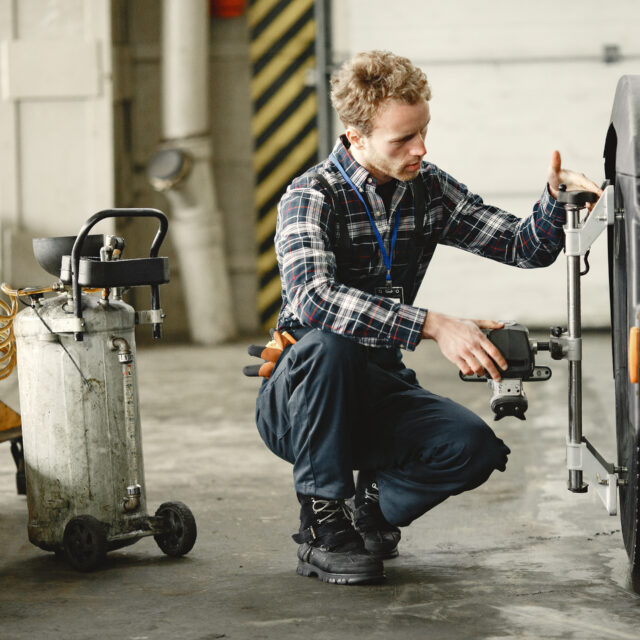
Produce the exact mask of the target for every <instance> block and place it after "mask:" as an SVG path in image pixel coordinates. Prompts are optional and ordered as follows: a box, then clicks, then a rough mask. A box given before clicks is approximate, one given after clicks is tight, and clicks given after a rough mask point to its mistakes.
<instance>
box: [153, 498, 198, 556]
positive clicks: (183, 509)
mask: <svg viewBox="0 0 640 640" xmlns="http://www.w3.org/2000/svg"><path fill="white" fill-rule="evenodd" d="M156 517H157V518H162V520H163V521H164V531H163V533H159V534H158V535H155V536H153V539H154V540H155V541H156V542H157V544H158V546H159V547H160V549H161V550H162V552H163V553H166V554H167V555H168V556H173V557H174V558H177V557H179V556H183V555H184V554H185V553H189V551H191V549H192V548H193V545H194V544H195V542H196V536H197V533H198V530H197V528H196V521H195V518H194V517H193V514H192V513H191V511H190V509H189V507H187V506H186V505H185V504H183V503H182V502H163V503H162V504H161V505H160V506H159V507H158V509H157V511H156Z"/></svg>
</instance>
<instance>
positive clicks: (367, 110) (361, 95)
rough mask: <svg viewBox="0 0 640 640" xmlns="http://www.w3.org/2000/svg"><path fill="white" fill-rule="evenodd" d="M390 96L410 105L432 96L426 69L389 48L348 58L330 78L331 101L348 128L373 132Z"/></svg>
mask: <svg viewBox="0 0 640 640" xmlns="http://www.w3.org/2000/svg"><path fill="white" fill-rule="evenodd" d="M388 98H391V99H393V100H400V101H402V102H406V103H407V104H416V103H417V102H419V101H420V100H430V99H431V88H430V87H429V82H428V81H427V76H426V75H425V74H424V72H423V71H422V70H421V69H419V68H418V67H416V66H415V65H414V64H413V63H412V62H411V61H410V60H409V59H408V58H404V57H402V56H397V55H395V54H393V53H391V52H390V51H366V52H363V53H358V54H356V55H355V56H354V57H353V58H351V59H350V60H347V62H345V63H344V64H343V65H342V66H341V67H340V69H338V71H336V72H335V73H334V74H333V75H332V77H331V103H332V104H333V107H334V109H335V110H336V112H337V113H338V117H339V118H340V120H341V121H342V124H343V125H344V126H345V127H354V128H356V129H357V130H358V131H359V132H360V133H361V134H362V135H365V136H368V135H369V134H370V133H371V132H372V131H373V120H374V118H375V115H376V112H377V110H378V107H379V106H380V104H381V103H382V102H383V101H384V100H387V99H388Z"/></svg>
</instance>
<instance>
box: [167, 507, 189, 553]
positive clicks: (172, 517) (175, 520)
mask: <svg viewBox="0 0 640 640" xmlns="http://www.w3.org/2000/svg"><path fill="white" fill-rule="evenodd" d="M164 520H165V522H166V524H167V533H166V541H167V544H169V545H171V546H172V547H177V546H179V545H180V542H181V541H182V538H183V537H184V526H183V524H182V518H180V516H179V514H177V513H176V512H175V511H174V510H173V509H167V511H166V512H165V513H164Z"/></svg>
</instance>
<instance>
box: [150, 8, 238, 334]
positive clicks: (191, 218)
mask: <svg viewBox="0 0 640 640" xmlns="http://www.w3.org/2000/svg"><path fill="white" fill-rule="evenodd" d="M163 7H164V11H163V24H162V32H163V39H162V42H163V44H162V53H163V58H162V81H163V101H162V102H163V128H164V130H163V133H164V138H165V143H164V145H163V146H164V148H165V149H166V148H170V149H178V150H180V152H181V153H182V154H184V156H185V157H188V158H189V160H190V165H191V169H190V170H189V172H188V173H187V174H186V175H185V176H184V178H183V179H182V180H181V181H180V182H178V183H176V184H175V185H174V186H173V187H172V188H170V189H169V190H168V191H167V192H166V195H167V198H168V199H169V202H170V204H171V209H172V234H171V236H172V239H173V244H174V246H175V248H176V254H177V257H178V263H179V266H180V277H181V279H182V286H183V290H184V298H185V301H186V307H187V318H188V321H189V331H190V334H191V339H192V340H193V341H194V342H198V343H201V344H217V343H219V342H224V341H225V340H228V339H229V338H231V337H232V336H233V335H234V333H235V331H234V319H233V304H232V296H231V284H230V281H229V273H228V269H227V260H226V247H225V241H224V225H223V220H222V212H221V211H220V209H219V208H218V203H217V198H216V193H215V182H214V177H213V171H212V168H211V156H212V145H211V136H210V132H209V20H208V1H207V0H164V5H163Z"/></svg>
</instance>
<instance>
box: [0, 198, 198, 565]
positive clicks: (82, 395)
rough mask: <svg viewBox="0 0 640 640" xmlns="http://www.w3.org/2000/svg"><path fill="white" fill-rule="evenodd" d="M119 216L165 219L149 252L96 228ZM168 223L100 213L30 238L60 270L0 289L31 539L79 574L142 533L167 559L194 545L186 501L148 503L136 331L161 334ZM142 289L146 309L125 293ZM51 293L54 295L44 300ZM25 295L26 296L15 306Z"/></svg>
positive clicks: (44, 262) (143, 213)
mask: <svg viewBox="0 0 640 640" xmlns="http://www.w3.org/2000/svg"><path fill="white" fill-rule="evenodd" d="M121 217H128V218H140V217H152V218H156V219H157V220H158V222H159V228H158V231H157V233H156V235H155V238H154V240H153V243H152V245H151V250H150V256H149V257H148V258H138V259H123V258H122V252H123V250H124V239H123V238H119V237H116V236H110V235H106V236H102V235H89V231H90V230H91V229H92V227H93V226H94V225H95V224H96V223H98V222H100V221H101V220H104V219H105V218H121ZM167 228H168V222H167V218H166V216H165V215H164V214H163V213H162V212H160V211H157V210H155V209H110V210H106V211H101V212H99V213H97V214H95V215H94V216H92V217H91V218H89V220H87V222H86V223H85V224H84V226H83V227H82V229H81V230H80V232H79V234H78V236H77V237H73V236H72V237H58V238H38V239H35V240H34V241H33V246H34V254H35V257H36V260H37V261H38V262H39V264H40V265H41V266H42V267H43V268H44V269H45V270H46V271H47V272H49V273H51V274H53V275H55V276H57V277H59V278H60V279H59V281H58V282H56V283H55V284H54V285H53V286H51V287H48V288H46V289H40V290H35V289H22V290H17V291H15V290H11V289H9V288H8V287H7V286H6V285H2V290H3V291H4V292H5V293H6V294H8V295H9V296H10V297H11V298H12V315H13V316H14V317H15V322H14V323H13V330H14V332H15V343H16V350H17V361H18V379H19V390H20V408H21V413H22V431H23V440H24V457H25V466H26V485H27V504H28V511H29V520H28V535H29V540H30V541H31V542H32V543H33V544H35V545H37V546H38V547H40V548H42V549H44V550H45V551H54V552H55V553H56V554H63V555H64V556H66V558H67V559H68V561H69V562H70V563H71V565H72V566H73V567H74V568H75V569H77V570H79V571H89V570H92V569H94V568H96V567H97V566H98V565H99V564H100V563H101V562H102V561H103V559H104V557H105V554H106V553H107V552H108V551H110V550H113V549H118V548H120V547H124V546H127V545H130V544H133V543H134V542H137V541H138V540H139V539H140V538H142V537H145V536H151V535H152V536H154V538H155V540H156V542H157V544H158V546H159V547H160V549H161V550H162V551H163V552H164V553H166V554H168V555H170V556H181V555H183V554H185V553H187V552H188V551H189V550H190V549H191V548H192V547H193V545H194V543H195V539H196V523H195V520H194V517H193V515H192V513H191V511H190V510H189V509H188V508H187V507H186V506H185V505H184V504H182V503H181V502H165V503H163V504H161V505H160V507H159V508H158V509H157V510H156V512H155V515H154V516H149V515H148V514H147V511H146V509H147V504H146V495H145V484H144V470H143V460H142V445H141V436H140V413H139V408H138V390H137V378H136V369H135V354H136V348H135V335H134V329H135V325H136V324H152V326H153V337H154V338H160V337H161V328H162V327H161V325H162V320H163V317H164V316H163V313H162V309H161V308H160V299H159V285H161V284H164V283H166V282H168V281H169V266H168V259H167V258H163V257H158V251H159V249H160V245H161V244H162V241H163V240H164V237H165V235H166V233H167ZM141 285H147V286H150V287H151V310H150V311H139V312H135V311H134V309H133V308H132V307H131V306H130V305H128V304H126V303H125V302H124V301H123V300H122V292H123V288H128V287H136V286H141ZM49 292H52V293H54V294H57V295H55V296H53V297H46V298H45V297H43V295H44V294H45V293H49ZM98 292H101V294H99V295H89V294H90V293H94V294H95V293H98ZM18 300H21V301H22V302H25V303H26V304H28V308H27V309H24V310H23V311H21V312H20V313H17V307H18V302H17V301H18Z"/></svg>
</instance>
